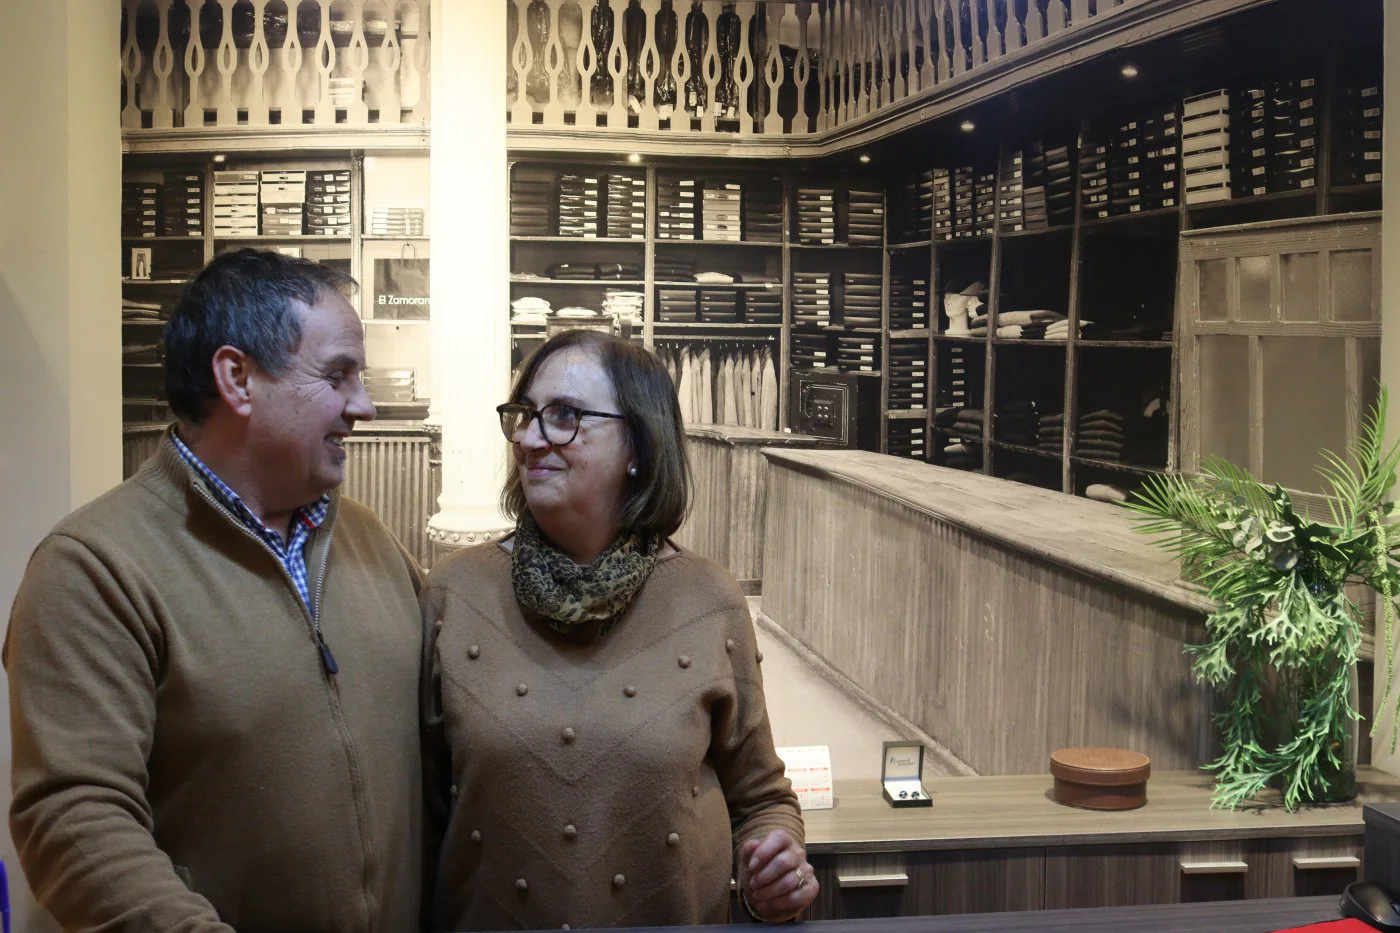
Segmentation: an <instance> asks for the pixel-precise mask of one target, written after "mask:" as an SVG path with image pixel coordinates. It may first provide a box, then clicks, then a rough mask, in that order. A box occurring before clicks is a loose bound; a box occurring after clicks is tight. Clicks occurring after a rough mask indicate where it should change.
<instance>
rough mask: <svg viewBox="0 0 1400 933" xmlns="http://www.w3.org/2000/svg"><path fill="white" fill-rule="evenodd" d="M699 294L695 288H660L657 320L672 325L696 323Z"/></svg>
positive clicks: (657, 301) (658, 290) (657, 298)
mask: <svg viewBox="0 0 1400 933" xmlns="http://www.w3.org/2000/svg"><path fill="white" fill-rule="evenodd" d="M696 298H697V293H696V291H695V289H693V288H658V289H657V290H656V319H657V321H666V322H669V323H672V324H676V323H693V322H694V321H695V309H696Z"/></svg>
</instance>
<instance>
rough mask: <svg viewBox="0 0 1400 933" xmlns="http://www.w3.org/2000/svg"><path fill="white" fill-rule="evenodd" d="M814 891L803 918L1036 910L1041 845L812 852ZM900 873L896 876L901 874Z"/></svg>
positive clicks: (1042, 868)
mask: <svg viewBox="0 0 1400 933" xmlns="http://www.w3.org/2000/svg"><path fill="white" fill-rule="evenodd" d="M811 861H812V865H813V867H814V868H816V870H817V876H818V878H819V879H820V880H821V884H822V891H821V894H820V895H818V899H817V901H816V902H815V903H814V904H813V906H812V914H811V919H814V920H846V919H859V918H870V917H895V916H932V915H941V914H962V913H992V912H999V911H1010V910H1017V911H1019V910H1038V909H1040V907H1041V905H1042V901H1043V893H1042V892H1043V886H1044V879H1045V859H1044V853H1043V850H1041V849H1038V848H1031V849H998V850H983V851H971V852H909V853H873V854H856V855H813V856H811ZM901 879H903V880H901Z"/></svg>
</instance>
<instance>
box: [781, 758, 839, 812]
mask: <svg viewBox="0 0 1400 933" xmlns="http://www.w3.org/2000/svg"><path fill="white" fill-rule="evenodd" d="M777 751H778V757H779V758H781V759H782V760H783V764H785V765H787V776H788V780H789V781H792V789H793V791H794V792H795V793H796V794H797V802H798V803H799V804H801V805H802V809H804V810H830V809H831V808H832V806H833V803H834V801H833V798H832V796H831V749H829V748H827V746H825V745H790V746H787V747H786V748H779V749H778V750H777Z"/></svg>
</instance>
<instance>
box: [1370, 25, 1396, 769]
mask: <svg viewBox="0 0 1400 933" xmlns="http://www.w3.org/2000/svg"><path fill="white" fill-rule="evenodd" d="M1397 95H1400V10H1390V9H1388V10H1386V17H1385V92H1384V96H1385V98H1386V99H1387V100H1400V96H1397ZM1382 142H1383V143H1384V152H1385V164H1384V168H1383V170H1382V171H1383V172H1384V174H1383V176H1382V179H1383V181H1382V188H1383V191H1382V194H1383V195H1384V198H1385V204H1387V205H1392V209H1391V210H1390V211H1388V212H1383V213H1382V214H1381V381H1382V382H1383V383H1384V384H1385V385H1386V387H1387V388H1388V389H1389V390H1390V410H1389V417H1388V419H1387V420H1388V424H1387V425H1386V429H1387V437H1388V438H1389V439H1390V440H1391V441H1392V442H1394V441H1395V440H1396V439H1400V118H1397V117H1395V116H1392V115H1391V114H1390V113H1389V112H1387V115H1386V121H1385V139H1384V140H1383V141H1382ZM1392 269H1394V270H1397V271H1396V272H1394V273H1391V272H1390V271H1389V270H1392ZM1384 644H1385V642H1384V636H1383V635H1382V634H1381V633H1380V632H1377V633H1376V678H1375V680H1376V684H1375V690H1374V692H1373V693H1372V697H1373V701H1374V708H1375V710H1376V715H1377V716H1378V717H1379V718H1380V719H1381V720H1382V722H1383V725H1382V728H1381V729H1379V730H1378V731H1377V732H1376V738H1375V744H1374V745H1373V747H1372V750H1371V763H1372V764H1374V765H1375V766H1376V767H1378V768H1382V769H1384V770H1386V771H1389V772H1390V773H1391V774H1400V755H1392V754H1390V737H1391V734H1392V731H1393V729H1394V727H1395V723H1394V719H1393V717H1391V716H1390V715H1389V711H1387V710H1382V709H1381V708H1380V703H1381V697H1382V695H1383V694H1384V693H1385V659H1384V655H1383V653H1382V649H1383V647H1384ZM1397 654H1400V652H1397ZM1394 699H1395V698H1394V697H1392V698H1391V705H1392V708H1393V706H1394Z"/></svg>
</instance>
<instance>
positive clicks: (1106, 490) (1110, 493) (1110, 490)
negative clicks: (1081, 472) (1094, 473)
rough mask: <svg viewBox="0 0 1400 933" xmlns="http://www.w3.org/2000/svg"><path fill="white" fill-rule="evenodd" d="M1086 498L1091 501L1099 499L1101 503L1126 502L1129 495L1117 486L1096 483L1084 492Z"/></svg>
mask: <svg viewBox="0 0 1400 933" xmlns="http://www.w3.org/2000/svg"><path fill="white" fill-rule="evenodd" d="M1084 496H1085V497H1086V498H1089V499H1097V500H1098V501H1099V502H1113V503H1118V502H1126V501H1127V499H1128V493H1127V492H1126V491H1125V490H1123V489H1120V488H1119V487H1117V486H1112V485H1110V484H1108V483H1094V484H1092V485H1090V486H1089V488H1088V489H1086V490H1084Z"/></svg>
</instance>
